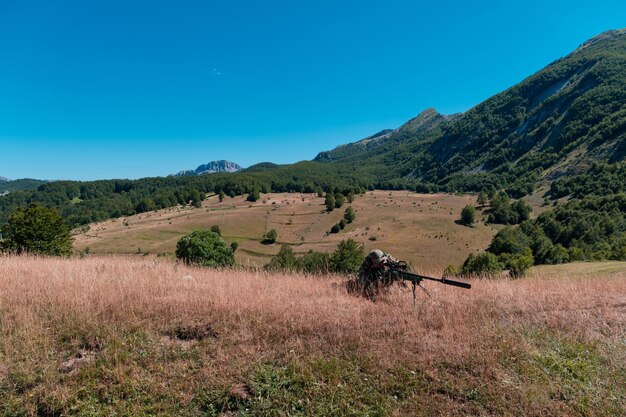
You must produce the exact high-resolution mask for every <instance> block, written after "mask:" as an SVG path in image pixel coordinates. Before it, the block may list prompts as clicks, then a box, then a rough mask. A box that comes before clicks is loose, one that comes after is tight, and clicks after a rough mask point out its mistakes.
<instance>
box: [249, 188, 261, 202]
mask: <svg viewBox="0 0 626 417" xmlns="http://www.w3.org/2000/svg"><path fill="white" fill-rule="evenodd" d="M259 198H261V195H260V194H259V190H253V191H251V192H250V194H248V198H247V199H246V200H248V201H250V202H253V203H254V202H255V201H257V200H258V199H259Z"/></svg>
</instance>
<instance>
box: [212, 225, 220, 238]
mask: <svg viewBox="0 0 626 417" xmlns="http://www.w3.org/2000/svg"><path fill="white" fill-rule="evenodd" d="M211 231H212V232H213V233H215V234H216V235H218V236H222V230H221V229H220V227H219V226H218V225H216V224H214V225H213V226H211Z"/></svg>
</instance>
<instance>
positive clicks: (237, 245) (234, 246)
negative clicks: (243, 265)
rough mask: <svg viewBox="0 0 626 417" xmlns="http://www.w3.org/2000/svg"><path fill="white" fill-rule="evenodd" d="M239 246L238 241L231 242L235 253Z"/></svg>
mask: <svg viewBox="0 0 626 417" xmlns="http://www.w3.org/2000/svg"><path fill="white" fill-rule="evenodd" d="M237 248H239V243H237V242H232V243H231V244H230V250H231V251H233V253H235V251H236V250H237Z"/></svg>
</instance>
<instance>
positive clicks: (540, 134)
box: [315, 30, 626, 195]
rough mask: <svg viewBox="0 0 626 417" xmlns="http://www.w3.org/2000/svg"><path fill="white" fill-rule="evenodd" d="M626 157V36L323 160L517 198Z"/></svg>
mask: <svg viewBox="0 0 626 417" xmlns="http://www.w3.org/2000/svg"><path fill="white" fill-rule="evenodd" d="M625 156H626V30H618V31H609V32H605V33H603V34H601V35H599V36H597V37H595V38H593V39H591V40H589V41H587V42H586V43H584V44H583V45H582V46H580V47H579V48H578V49H577V50H576V51H574V52H572V53H571V54H570V55H568V56H566V57H565V58H562V59H559V60H557V61H555V62H553V63H552V64H550V65H549V66H547V67H546V68H545V69H543V70H541V71H539V72H538V73H536V74H534V75H532V76H531V77H529V78H527V79H526V80H524V81H522V82H521V83H519V84H517V85H515V86H513V87H511V88H510V89H508V90H506V91H504V92H502V93H500V94H498V95H496V96H494V97H492V98H490V99H489V100H486V101H485V102H483V103H481V104H479V105H477V106H476V107H474V108H472V109H470V110H469V111H467V112H466V113H464V114H462V115H454V116H452V117H449V116H443V115H440V114H439V113H437V112H436V111H434V110H433V109H429V110H427V111H425V112H423V113H422V114H420V115H419V116H418V117H416V118H415V119H413V120H411V121H409V122H408V123H407V124H405V125H404V126H402V127H401V128H399V129H397V130H395V131H393V132H390V133H386V134H385V135H383V136H381V137H380V138H373V139H368V140H363V141H359V142H356V143H353V144H349V145H344V146H340V147H338V148H336V149H335V150H332V151H328V152H322V153H320V154H319V155H318V156H317V158H316V159H315V160H316V161H320V162H331V163H335V164H345V165H349V166H351V167H352V168H353V169H354V170H355V172H358V173H361V174H362V175H363V176H364V177H369V175H368V174H373V175H374V176H375V177H377V178H378V179H379V180H380V181H384V180H394V179H399V178H402V179H406V180H418V181H419V182H422V183H432V184H437V185H439V186H444V187H447V188H450V189H453V190H480V189H481V188H485V187H487V186H494V187H495V188H502V187H506V188H509V190H510V191H512V194H516V195H523V194H526V193H528V192H530V190H531V189H532V187H533V185H534V184H535V183H536V182H537V181H540V180H542V179H547V180H551V179H555V178H558V177H559V176H561V175H563V174H567V173H578V172H581V171H584V170H585V169H586V168H587V167H588V166H589V164H590V162H592V161H606V162H617V161H623V160H624V158H625Z"/></svg>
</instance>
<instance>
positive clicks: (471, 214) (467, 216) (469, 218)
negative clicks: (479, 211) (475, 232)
mask: <svg viewBox="0 0 626 417" xmlns="http://www.w3.org/2000/svg"><path fill="white" fill-rule="evenodd" d="M474 221H476V209H475V208H474V206H469V205H468V206H465V207H463V210H461V223H463V224H464V225H466V226H471V225H472V224H474Z"/></svg>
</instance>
